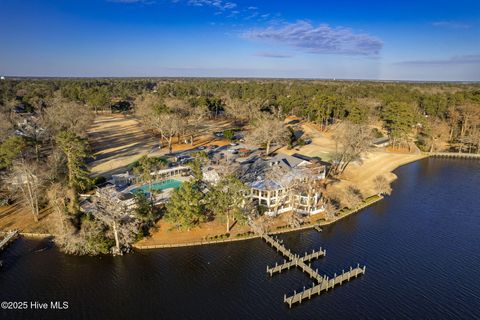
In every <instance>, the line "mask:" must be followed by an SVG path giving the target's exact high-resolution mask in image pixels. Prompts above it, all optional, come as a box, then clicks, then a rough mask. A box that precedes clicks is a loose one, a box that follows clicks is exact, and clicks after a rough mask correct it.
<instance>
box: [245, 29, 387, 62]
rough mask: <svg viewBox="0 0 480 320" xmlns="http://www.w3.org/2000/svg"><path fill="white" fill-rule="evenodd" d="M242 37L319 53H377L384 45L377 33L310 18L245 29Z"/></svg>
mask: <svg viewBox="0 0 480 320" xmlns="http://www.w3.org/2000/svg"><path fill="white" fill-rule="evenodd" d="M243 37H244V38H246V39H251V40H260V41H266V42H276V43H282V44H286V45H289V46H292V47H295V48H297V49H300V50H303V51H306V52H309V53H316V54H328V53H331V54H351V55H376V54H378V53H379V52H380V50H381V49H382V47H383V42H382V41H381V40H380V39H379V38H377V37H373V36H371V35H368V34H365V33H354V32H353V31H352V30H351V29H349V28H344V27H337V28H333V27H330V26H329V25H328V24H320V25H319V26H318V27H315V26H313V25H312V24H311V23H309V22H307V21H298V22H295V23H286V24H285V23H284V24H282V25H279V26H270V27H267V28H265V29H253V30H250V31H247V32H245V33H244V34H243Z"/></svg>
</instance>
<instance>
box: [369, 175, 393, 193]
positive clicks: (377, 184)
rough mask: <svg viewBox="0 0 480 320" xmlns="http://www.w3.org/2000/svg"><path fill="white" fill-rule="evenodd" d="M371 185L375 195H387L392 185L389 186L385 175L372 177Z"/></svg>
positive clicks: (390, 191)
mask: <svg viewBox="0 0 480 320" xmlns="http://www.w3.org/2000/svg"><path fill="white" fill-rule="evenodd" d="M373 186H374V189H375V192H376V193H377V195H379V196H381V195H384V194H386V195H389V194H390V193H392V187H391V186H390V182H388V180H387V178H385V176H376V177H375V179H373Z"/></svg>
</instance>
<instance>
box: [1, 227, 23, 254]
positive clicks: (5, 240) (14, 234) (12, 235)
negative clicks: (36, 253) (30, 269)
mask: <svg viewBox="0 0 480 320" xmlns="http://www.w3.org/2000/svg"><path fill="white" fill-rule="evenodd" d="M18 235H19V233H18V231H17V230H15V231H12V232H10V233H8V234H7V235H6V236H5V238H3V240H2V241H0V252H1V251H3V249H5V248H6V247H7V246H8V244H9V243H10V242H12V241H13V240H15V239H16V238H17V237H18Z"/></svg>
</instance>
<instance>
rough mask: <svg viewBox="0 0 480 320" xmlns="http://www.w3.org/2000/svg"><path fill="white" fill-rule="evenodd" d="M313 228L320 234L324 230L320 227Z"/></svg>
mask: <svg viewBox="0 0 480 320" xmlns="http://www.w3.org/2000/svg"><path fill="white" fill-rule="evenodd" d="M313 228H314V229H315V230H317V231H318V232H322V231H323V230H322V228H320V226H315V227H313Z"/></svg>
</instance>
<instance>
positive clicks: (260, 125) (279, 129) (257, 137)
mask: <svg viewBox="0 0 480 320" xmlns="http://www.w3.org/2000/svg"><path fill="white" fill-rule="evenodd" d="M253 127H254V128H253V129H252V130H251V131H250V132H249V133H248V135H247V140H248V141H250V142H251V143H253V144H257V145H265V146H266V150H265V152H266V154H267V155H268V154H270V147H271V145H272V143H279V144H282V143H286V142H287V141H288V139H289V135H290V133H289V131H288V130H287V128H286V127H285V124H284V123H283V121H280V120H278V119H276V118H274V117H272V116H262V117H260V118H259V119H257V120H255V121H254V123H253Z"/></svg>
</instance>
